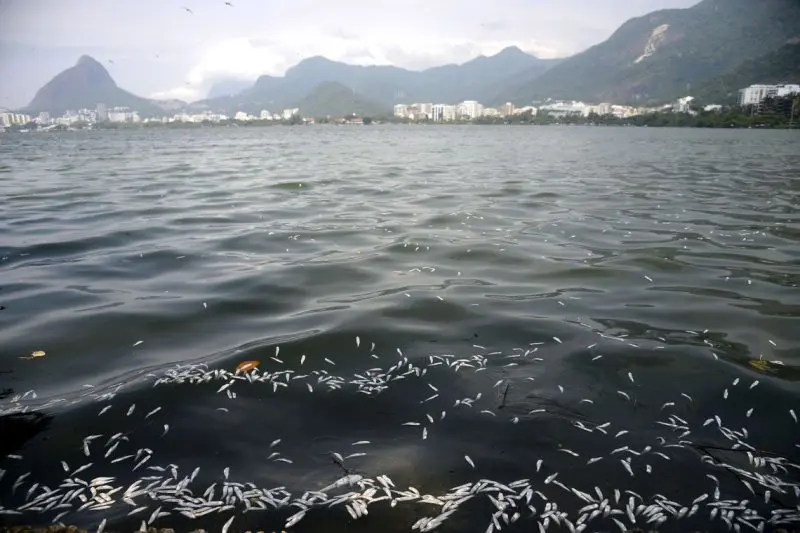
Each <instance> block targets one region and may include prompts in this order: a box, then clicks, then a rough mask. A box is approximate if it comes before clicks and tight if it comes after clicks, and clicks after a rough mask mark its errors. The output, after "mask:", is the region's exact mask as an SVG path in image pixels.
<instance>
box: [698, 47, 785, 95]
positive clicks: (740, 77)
mask: <svg viewBox="0 0 800 533" xmlns="http://www.w3.org/2000/svg"><path fill="white" fill-rule="evenodd" d="M755 83H796V84H800V38H798V39H792V40H790V41H789V42H788V43H786V44H785V45H783V46H782V47H780V48H778V49H777V50H775V51H773V52H770V53H768V54H765V55H763V56H760V57H757V58H755V59H751V60H749V61H745V62H744V63H742V64H740V65H739V66H737V67H736V68H734V69H733V70H730V71H728V72H726V73H725V74H723V75H721V76H718V77H716V78H714V79H713V80H711V81H710V82H708V83H706V84H704V85H702V86H701V87H698V88H697V90H695V91H693V93H692V94H693V95H694V96H695V97H696V98H697V100H698V101H699V102H703V103H708V104H735V103H736V102H738V99H739V89H741V88H744V87H748V86H750V85H753V84H755Z"/></svg>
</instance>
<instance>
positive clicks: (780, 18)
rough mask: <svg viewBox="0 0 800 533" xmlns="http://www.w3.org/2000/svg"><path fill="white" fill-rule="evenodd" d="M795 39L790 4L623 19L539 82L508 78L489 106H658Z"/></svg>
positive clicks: (751, 2)
mask: <svg viewBox="0 0 800 533" xmlns="http://www.w3.org/2000/svg"><path fill="white" fill-rule="evenodd" d="M798 36H800V1H798V0H703V1H702V2H700V3H699V4H697V5H695V6H694V7H691V8H688V9H666V10H661V11H655V12H653V13H650V14H648V15H645V16H643V17H638V18H634V19H631V20H629V21H627V22H625V23H624V24H623V25H622V26H621V27H620V28H619V29H618V30H617V31H616V32H614V34H613V35H612V36H611V37H609V38H608V40H606V41H605V42H603V43H600V44H598V45H596V46H593V47H591V48H589V49H588V50H586V51H584V52H582V53H580V54H577V55H575V56H573V57H571V58H569V59H566V60H564V61H563V62H561V63H560V64H558V65H555V66H553V67H552V68H550V69H548V70H547V71H546V72H544V73H542V74H541V75H539V76H536V77H534V78H530V77H528V78H525V79H523V78H518V79H516V80H514V79H513V78H512V79H509V80H508V84H507V87H509V89H508V90H506V91H504V92H503V93H501V94H500V95H498V97H497V98H495V102H500V101H503V100H506V99H507V100H510V101H513V102H515V103H517V104H527V103H530V102H532V101H537V100H544V99H547V98H556V99H575V100H585V101H589V102H598V103H599V102H613V103H630V104H636V103H639V104H641V103H653V102H664V101H668V100H672V99H675V98H677V97H680V96H683V95H688V94H692V93H693V90H694V88H696V87H698V86H700V85H702V84H704V83H707V82H709V81H711V80H712V79H714V78H715V77H717V76H720V75H721V74H723V73H725V72H727V71H730V70H732V69H735V68H736V67H737V66H738V65H740V64H742V63H743V62H745V61H748V60H752V59H755V58H757V57H760V56H764V55H765V54H768V53H770V52H773V51H775V50H777V49H778V48H780V47H781V46H783V45H784V44H785V43H786V42H787V40H789V39H791V38H793V37H798Z"/></svg>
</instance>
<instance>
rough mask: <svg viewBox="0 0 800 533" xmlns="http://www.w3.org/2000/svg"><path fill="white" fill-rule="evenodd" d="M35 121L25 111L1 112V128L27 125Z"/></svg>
mask: <svg viewBox="0 0 800 533" xmlns="http://www.w3.org/2000/svg"><path fill="white" fill-rule="evenodd" d="M32 121H33V119H32V118H31V116H30V115H25V114H23V113H12V112H10V111H5V112H2V113H0V128H10V127H11V126H25V125H26V124H30V123H31V122H32Z"/></svg>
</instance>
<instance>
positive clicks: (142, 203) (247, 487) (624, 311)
mask: <svg viewBox="0 0 800 533" xmlns="http://www.w3.org/2000/svg"><path fill="white" fill-rule="evenodd" d="M6 140H7V141H8V142H6ZM731 143H735V144H736V146H737V152H736V153H735V154H732V153H731V151H730V146H731ZM300 147H301V148H300ZM633 147H635V148H633ZM45 151H46V152H47V153H50V154H52V155H50V156H48V157H46V158H31V157H30V154H32V153H38V152H45ZM0 153H2V156H3V159H4V161H7V165H8V166H9V173H7V174H4V175H3V177H2V178H0V194H2V197H3V198H4V199H5V200H4V201H5V203H4V208H3V209H2V210H0V232H2V235H3V237H4V238H3V239H2V241H0V261H2V262H0V269H2V276H1V277H0V280H1V281H0V304H1V305H2V306H3V307H4V308H5V309H3V310H2V312H0V341H1V342H0V358H2V360H1V362H0V364H2V366H3V368H6V369H8V370H10V371H13V373H10V374H3V375H0V386H3V387H8V388H13V389H14V391H13V392H9V393H8V394H6V395H5V396H4V397H3V398H0V411H1V412H0V424H3V426H2V428H0V429H2V433H0V435H3V438H2V439H0V440H2V441H3V442H2V444H0V446H2V450H0V451H2V456H3V457H4V458H3V459H0V468H2V469H3V470H4V471H5V474H4V475H3V477H2V478H0V494H2V498H0V501H2V504H0V505H2V506H3V508H2V512H3V513H4V514H2V515H0V520H2V521H3V523H6V524H8V523H43V524H45V523H49V522H50V521H52V520H54V519H56V521H63V522H65V523H74V524H77V525H81V526H86V527H97V526H98V524H100V522H101V521H102V520H103V519H104V518H105V519H106V520H107V525H106V527H107V528H110V529H114V530H119V531H123V530H134V529H137V528H139V527H140V525H141V522H142V521H144V522H145V525H150V524H152V525H154V526H156V527H176V528H184V527H186V528H189V527H191V528H196V527H203V528H206V529H209V530H210V529H213V528H219V527H222V526H223V525H224V524H225V523H226V522H227V521H228V520H229V519H230V518H231V517H233V520H234V521H233V522H232V523H231V525H230V531H240V530H241V531H246V530H248V529H250V530H254V531H255V530H259V529H265V530H269V529H278V528H284V527H286V528H288V527H296V528H297V529H300V530H309V531H311V530H323V529H324V530H325V531H329V530H331V529H332V528H333V529H334V530H339V529H345V528H346V529H348V530H364V531H372V530H374V528H375V527H380V528H381V530H382V531H383V530H389V531H394V530H397V531H408V530H409V529H411V528H415V529H418V530H430V529H437V530H443V531H459V532H463V531H486V529H487V527H488V528H490V529H491V530H492V531H498V530H512V531H516V530H518V531H529V530H530V529H531V528H534V530H536V529H538V527H539V526H537V523H538V524H540V525H541V527H542V528H547V529H548V530H559V528H560V530H562V531H568V530H571V528H574V529H575V530H579V529H581V530H582V528H586V530H587V531H599V530H612V529H613V530H617V529H625V528H640V529H645V530H646V529H649V528H652V527H656V526H659V530H663V531H685V530H687V529H688V530H692V529H695V530H701V529H702V530H720V529H727V528H728V527H729V525H730V527H731V528H733V527H734V526H737V527H739V528H740V529H741V530H747V529H750V528H751V527H752V528H755V529H759V528H763V529H764V530H765V531H770V530H773V529H775V528H777V527H781V526H782V527H790V526H791V525H793V524H794V525H796V524H797V522H798V521H799V520H800V516H799V515H798V511H797V505H798V468H800V467H798V466H797V463H798V453H800V448H798V438H797V435H798V434H800V433H798V429H797V428H798V424H797V420H796V418H797V414H798V413H800V402H798V393H797V388H796V381H797V379H798V368H799V367H800V365H799V363H800V361H798V356H797V353H796V350H795V348H796V346H797V345H798V331H800V328H798V327H797V317H798V314H799V313H798V304H797V302H798V301H800V298H798V294H797V293H798V291H797V284H798V274H797V268H796V267H797V261H798V257H800V244H799V242H800V238H799V237H800V224H798V222H797V212H798V196H797V194H796V192H797V187H796V181H797V180H796V178H795V177H794V169H796V168H797V167H798V166H799V164H800V156H798V155H797V150H796V140H795V139H794V137H793V136H792V135H791V132H743V131H736V132H722V131H709V132H705V131H681V130H658V131H655V130H640V129H636V130H633V129H631V130H628V129H624V130H623V129H615V130H610V129H602V128H597V129H594V128H568V129H566V128H565V129H560V128H526V129H520V128H491V127H486V128H460V127H453V128H402V127H369V128H360V129H348V130H347V131H345V130H343V129H340V128H325V127H319V128H275V129H266V130H264V129H261V130H258V131H240V130H236V131H225V132H222V131H217V130H214V131H193V132H181V131H159V132H149V131H147V132H144V131H142V132H132V131H128V132H103V133H98V132H85V133H76V134H58V135H49V134H43V135H26V136H22V135H21V136H8V137H6V138H4V144H2V145H0ZM577 154H580V157H579V158H578V157H577ZM36 349H44V350H46V352H47V356H46V357H43V358H37V359H35V360H25V359H20V355H23V354H26V353H30V352H31V351H32V350H36ZM245 360H258V361H261V365H260V366H259V367H258V369H257V370H256V371H254V372H252V373H249V374H244V373H240V374H238V375H235V374H232V372H233V371H234V369H235V368H236V366H237V364H238V363H239V362H241V361H245ZM21 391H22V392H21ZM29 391H35V395H34V393H32V392H29ZM8 435H10V437H7V436H8ZM87 437H89V439H88V440H86V439H87ZM9 454H10V456H9ZM362 454H363V455H362ZM87 465H88V466H87ZM25 474H27V475H26V476H25V477H24V478H21V477H20V476H23V475H25ZM103 477H113V479H102V478H103ZM20 479H22V480H21V481H20ZM93 480H94V481H93ZM331 485H333V486H331ZM16 512H19V513H22V514H13V513H16ZM365 512H368V514H366V515H365ZM7 513H11V514H7ZM362 515H364V516H362ZM287 520H288V524H289V525H287ZM294 523H296V524H297V525H293V524H294Z"/></svg>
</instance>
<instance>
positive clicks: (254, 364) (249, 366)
mask: <svg viewBox="0 0 800 533" xmlns="http://www.w3.org/2000/svg"><path fill="white" fill-rule="evenodd" d="M260 364H261V361H242V362H241V363H239V365H238V366H237V367H236V373H237V374H239V373H241V372H250V371H251V370H255V369H256V368H258V365H260Z"/></svg>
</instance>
